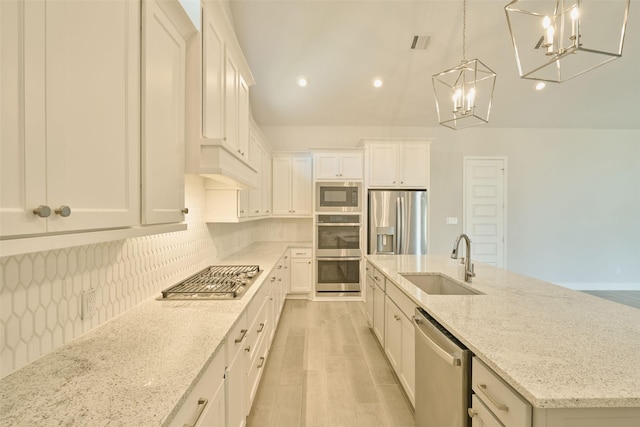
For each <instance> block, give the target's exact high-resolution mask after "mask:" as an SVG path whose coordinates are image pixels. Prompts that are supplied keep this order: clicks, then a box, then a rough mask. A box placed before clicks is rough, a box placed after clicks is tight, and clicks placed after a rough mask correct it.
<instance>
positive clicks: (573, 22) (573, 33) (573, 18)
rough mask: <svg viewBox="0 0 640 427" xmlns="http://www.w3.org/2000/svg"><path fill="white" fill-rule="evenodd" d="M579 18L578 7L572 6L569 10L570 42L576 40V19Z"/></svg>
mask: <svg viewBox="0 0 640 427" xmlns="http://www.w3.org/2000/svg"><path fill="white" fill-rule="evenodd" d="M579 16H580V10H579V9H578V6H573V8H572V9H571V40H574V43H577V42H575V40H576V39H577V38H578V17H579Z"/></svg>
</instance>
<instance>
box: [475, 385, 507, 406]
mask: <svg viewBox="0 0 640 427" xmlns="http://www.w3.org/2000/svg"><path fill="white" fill-rule="evenodd" d="M478 387H479V388H480V391H482V393H483V394H484V395H485V396H487V399H489V400H490V401H491V403H493V404H494V405H495V407H496V408H498V409H499V410H501V411H504V412H509V407H508V406H507V405H505V404H504V403H500V402H498V401H497V400H496V398H495V397H493V396H492V395H491V394H489V390H487V385H486V384H478Z"/></svg>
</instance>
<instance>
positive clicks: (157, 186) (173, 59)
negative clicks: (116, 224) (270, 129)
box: [142, 1, 186, 224]
mask: <svg viewBox="0 0 640 427" xmlns="http://www.w3.org/2000/svg"><path fill="white" fill-rule="evenodd" d="M142 22H143V29H142V50H143V55H142V117H143V119H142V223H143V224H162V223H171V222H181V221H183V220H184V214H185V212H186V210H185V206H184V149H185V146H184V138H185V137H184V114H185V112H184V108H185V98H184V97H185V66H186V62H185V55H186V42H185V40H184V38H183V36H182V34H181V33H180V32H179V31H178V29H177V28H176V27H175V26H174V24H173V23H172V22H171V20H170V19H169V18H168V17H167V15H166V14H165V12H164V11H163V10H162V9H160V7H159V6H158V5H157V4H156V2H155V1H145V2H144V8H143V20H142Z"/></svg>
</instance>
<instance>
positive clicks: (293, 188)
mask: <svg viewBox="0 0 640 427" xmlns="http://www.w3.org/2000/svg"><path fill="white" fill-rule="evenodd" d="M311 166H312V165H311V157H310V156H309V155H274V157H273V184H272V185H273V187H272V188H273V214H274V215H279V216H309V215H311V212H312V205H311V194H312V184H311V174H312V168H311Z"/></svg>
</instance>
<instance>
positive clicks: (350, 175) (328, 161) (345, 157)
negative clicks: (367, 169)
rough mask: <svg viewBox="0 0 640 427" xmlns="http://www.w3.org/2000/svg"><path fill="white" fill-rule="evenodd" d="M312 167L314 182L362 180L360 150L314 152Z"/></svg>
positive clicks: (361, 156) (361, 155)
mask: <svg viewBox="0 0 640 427" xmlns="http://www.w3.org/2000/svg"><path fill="white" fill-rule="evenodd" d="M313 165H314V171H315V179H316V180H355V181H360V180H362V178H363V154H362V151H361V150H357V151H355V150H344V151H329V152H324V151H318V152H314V155H313Z"/></svg>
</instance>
